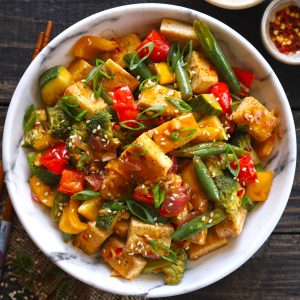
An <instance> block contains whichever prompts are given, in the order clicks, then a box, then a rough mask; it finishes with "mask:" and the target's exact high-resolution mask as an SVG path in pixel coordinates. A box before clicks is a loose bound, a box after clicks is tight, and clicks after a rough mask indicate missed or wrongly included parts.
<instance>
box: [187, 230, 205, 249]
mask: <svg viewBox="0 0 300 300" xmlns="http://www.w3.org/2000/svg"><path fill="white" fill-rule="evenodd" d="M206 238H207V229H205V230H203V231H200V232H198V233H196V234H194V235H193V236H192V237H190V238H189V239H188V241H189V242H190V243H193V244H197V245H204V244H205V243H206Z"/></svg>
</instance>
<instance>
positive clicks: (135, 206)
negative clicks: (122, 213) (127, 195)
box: [127, 200, 154, 224]
mask: <svg viewBox="0 0 300 300" xmlns="http://www.w3.org/2000/svg"><path fill="white" fill-rule="evenodd" d="M127 207H128V209H129V211H130V212H131V213H132V214H133V215H134V216H136V217H137V218H139V219H141V220H142V221H144V222H145V223H147V224H154V218H153V216H152V214H151V213H150V212H149V210H148V209H147V208H146V207H145V206H144V205H142V204H140V203H138V202H136V201H128V200H127Z"/></svg>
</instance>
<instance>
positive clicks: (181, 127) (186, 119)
mask: <svg viewBox="0 0 300 300" xmlns="http://www.w3.org/2000/svg"><path fill="white" fill-rule="evenodd" d="M176 132H177V133H178V134H177V136H175V138H172V136H173V135H174V134H176ZM199 134H200V129H199V126H198V124H197V122H196V120H195V118H194V116H193V114H192V113H188V114H183V115H181V116H179V117H176V118H174V119H172V120H170V121H168V122H166V123H164V124H162V125H160V126H158V127H156V128H155V129H154V130H153V135H152V138H153V140H154V142H155V143H156V144H157V145H159V147H160V148H161V149H162V151H163V152H164V153H168V152H170V151H172V150H175V149H177V148H179V147H182V146H183V145H184V144H186V143H188V142H190V141H191V140H193V139H195V138H197V137H198V136H199Z"/></svg>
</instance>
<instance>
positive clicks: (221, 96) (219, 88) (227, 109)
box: [208, 82, 232, 114]
mask: <svg viewBox="0 0 300 300" xmlns="http://www.w3.org/2000/svg"><path fill="white" fill-rule="evenodd" d="M208 91H209V93H212V94H213V95H214V96H215V97H216V99H217V100H218V101H219V104H220V106H221V107H222V111H223V113H224V114H231V113H232V109H231V106H230V104H231V96H230V92H229V88H228V85H227V84H226V83H224V82H217V83H216V84H214V85H213V86H211V87H210V88H209V90H208Z"/></svg>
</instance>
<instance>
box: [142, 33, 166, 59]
mask: <svg viewBox="0 0 300 300" xmlns="http://www.w3.org/2000/svg"><path fill="white" fill-rule="evenodd" d="M149 42H153V43H154V48H153V50H152V52H151V54H150V55H149V57H148V58H149V59H150V60H152V61H153V62H163V61H166V60H167V56H168V53H169V51H170V48H171V45H170V43H169V42H168V41H167V40H166V39H165V38H164V36H162V35H161V34H160V33H159V32H157V31H156V30H155V29H153V30H152V31H151V32H150V33H149V34H148V35H147V37H146V38H145V40H144V41H143V42H142V43H141V44H139V45H138V47H137V51H138V55H139V57H144V56H146V55H147V54H148V52H149V49H148V48H144V49H142V50H141V51H139V49H140V48H141V47H143V46H144V45H145V44H147V43H149Z"/></svg>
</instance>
